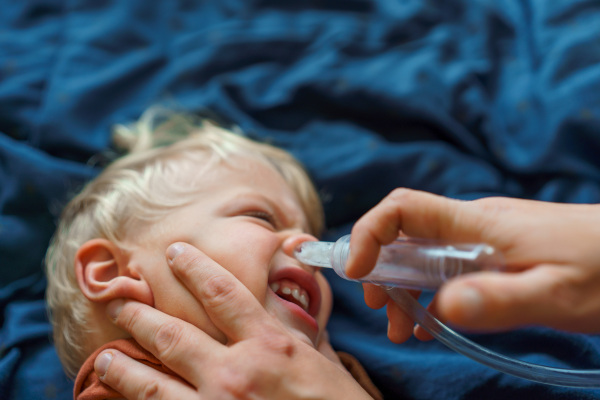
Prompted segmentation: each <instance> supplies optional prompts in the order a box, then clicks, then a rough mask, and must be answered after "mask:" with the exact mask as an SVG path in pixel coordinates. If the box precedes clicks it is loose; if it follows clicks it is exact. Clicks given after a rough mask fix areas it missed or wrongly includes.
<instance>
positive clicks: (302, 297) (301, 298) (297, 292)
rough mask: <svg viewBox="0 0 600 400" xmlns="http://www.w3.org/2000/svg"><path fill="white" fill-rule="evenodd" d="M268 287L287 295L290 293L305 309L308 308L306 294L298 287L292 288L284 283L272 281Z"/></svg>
mask: <svg viewBox="0 0 600 400" xmlns="http://www.w3.org/2000/svg"><path fill="white" fill-rule="evenodd" d="M270 287H271V290H273V291H274V292H275V293H277V292H280V293H283V294H285V295H288V296H289V295H292V297H293V298H294V299H296V300H298V302H299V303H300V304H301V305H302V307H303V308H304V309H305V310H308V295H307V294H306V292H305V291H304V290H302V289H300V288H298V287H294V288H292V287H290V286H288V285H287V284H285V283H284V284H283V285H282V284H281V283H280V282H273V283H271V284H270Z"/></svg>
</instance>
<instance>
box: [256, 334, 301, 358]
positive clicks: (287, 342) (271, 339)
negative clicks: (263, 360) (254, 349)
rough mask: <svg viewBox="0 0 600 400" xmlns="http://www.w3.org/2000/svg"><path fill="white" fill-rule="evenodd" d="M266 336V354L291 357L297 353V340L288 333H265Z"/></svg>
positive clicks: (264, 350)
mask: <svg viewBox="0 0 600 400" xmlns="http://www.w3.org/2000/svg"><path fill="white" fill-rule="evenodd" d="M263 338H264V341H263V343H264V347H265V348H264V349H263V352H264V353H265V354H273V355H275V356H284V357H285V358H291V357H293V356H294V354H295V353H296V350H297V349H296V346H297V345H296V342H295V340H294V339H293V338H292V337H291V336H288V335H284V334H271V335H265V336H263Z"/></svg>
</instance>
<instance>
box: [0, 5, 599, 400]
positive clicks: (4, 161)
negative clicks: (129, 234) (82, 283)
mask: <svg viewBox="0 0 600 400" xmlns="http://www.w3.org/2000/svg"><path fill="white" fill-rule="evenodd" d="M1 8H2V11H1V12H0V271H1V273H0V309H1V310H2V313H1V314H0V399H6V400H13V399H20V400H21V399H68V398H70V397H71V390H72V382H71V381H69V380H68V379H66V377H65V376H64V374H63V372H62V369H61V367H60V364H59V362H58V359H57V357H56V354H55V352H54V349H53V347H52V345H51V342H50V332H51V328H50V325H49V323H48V320H47V316H46V311H45V305H44V300H43V295H44V288H45V280H44V277H43V273H42V259H43V256H44V252H45V248H46V246H47V244H48V241H49V238H50V236H51V235H52V232H53V230H54V227H55V223H56V219H57V217H58V215H59V213H60V209H61V207H62V206H63V205H64V204H65V202H66V201H67V200H68V198H69V196H71V195H72V194H73V193H74V192H76V191H77V189H78V188H79V187H81V185H82V184H83V183H85V182H86V181H87V180H89V179H90V178H92V177H93V176H94V175H95V174H96V173H97V172H98V171H99V169H100V168H101V166H102V164H103V157H102V156H100V155H99V154H100V153H102V151H104V150H105V149H107V148H108V146H109V144H110V128H111V126H113V125H114V124H116V123H124V122H129V121H132V120H134V119H136V118H137V117H138V116H139V115H140V114H141V113H142V112H143V111H144V110H145V109H146V108H148V107H149V106H152V105H155V104H161V105H164V106H167V107H173V108H177V109H180V110H186V111H192V112H202V113H206V112H210V113H214V114H215V115H218V116H220V117H221V118H222V119H223V120H224V121H228V122H230V123H233V124H235V125H238V126H239V127H240V128H241V129H242V130H243V131H245V132H246V133H247V134H248V135H249V136H251V137H253V138H256V139H259V140H264V141H268V142H270V143H274V144H276V145H279V146H282V147H284V148H286V149H288V150H290V151H291V152H293V153H294V154H295V155H296V156H297V157H298V158H299V159H300V160H301V161H302V162H303V163H304V164H305V165H306V166H307V169H308V171H309V172H310V174H311V175H312V177H313V178H314V180H315V182H316V183H317V185H318V188H319V191H320V194H321V196H322V198H323V201H324V203H325V209H326V213H327V226H328V230H327V232H326V235H325V237H326V238H328V239H333V238H336V237H338V236H340V235H342V234H345V233H347V232H348V231H349V230H350V227H351V226H352V223H353V222H354V221H355V220H356V219H357V218H358V217H359V216H360V215H362V214H363V213H364V212H365V211H367V210H368V209H369V208H370V207H372V206H373V205H374V204H376V203H377V202H378V201H379V200H380V199H381V198H382V197H384V196H385V195H386V194H387V193H389V192H390V191H391V190H392V189H393V188H396V187H410V188H415V189H421V190H427V191H431V192H434V193H439V194H444V195H447V196H450V197H454V198H459V199H475V198H480V197H485V196H495V195H504V196H512V197H521V198H531V199H540V200H549V201H558V202H575V203H577V202H593V203H596V202H600V156H599V155H598V154H599V150H600V3H598V1H592V0H587V1H586V0H553V1H547V0H529V1H520V2H516V1H495V0H470V1H467V0H447V1H434V0H422V1H415V0H387V1H385V0H372V1H367V0H343V1H342V0H318V1H298V0H286V1H272V0H262V1H260V0H254V1H247V0H243V1H242V0H219V1H188V0H170V1H151V2H149V1H141V0H139V1H133V0H132V1H105V2H97V1H94V0H64V1H58V0H29V1H20V0H9V1H5V2H3V4H2V7H1ZM329 277H330V278H331V279H330V282H331V284H332V286H333V290H334V295H335V304H336V305H335V310H334V314H333V317H332V320H331V322H330V325H329V330H330V334H331V339H332V342H333V344H334V347H336V348H337V349H339V350H343V351H347V352H350V353H352V354H353V355H355V356H356V357H357V358H358V359H359V360H360V361H361V362H362V363H363V364H364V366H365V368H366V369H367V371H368V372H369V374H370V375H371V377H372V378H373V381H374V382H375V384H376V385H377V386H378V387H379V388H380V389H381V390H382V392H383V393H384V395H385V397H386V398H388V399H397V398H409V399H440V400H446V399H447V400H450V399H463V400H464V399H467V400H468V399H488V400H493V399H507V398H510V399H528V400H531V399H598V398H600V391H598V390H582V389H567V388H558V387H553V386H545V385H540V384H536V383H532V382H528V381H524V380H522V379H519V378H514V377H511V376H508V375H504V374H501V373H498V372H496V371H494V370H492V369H489V368H487V367H484V366H481V365H479V364H477V363H475V362H474V361H471V360H469V359H467V358H465V357H463V356H461V355H459V354H456V353H454V352H453V351H450V350H448V349H446V348H445V347H444V346H443V345H441V344H439V343H437V342H429V343H421V342H418V341H416V340H412V339H411V340H410V341H409V342H408V343H406V344H403V345H395V344H392V343H391V342H389V341H388V340H387V338H386V326H387V319H386V317H385V311H383V310H378V311H374V310H370V309H368V308H367V307H366V306H365V305H364V303H363V300H362V292H361V288H360V286H359V285H356V284H355V283H352V282H347V281H343V280H341V279H338V278H336V277H335V276H332V275H329ZM474 340H476V341H477V342H479V343H481V344H483V345H486V346H489V347H491V348H493V349H495V350H497V351H500V352H502V353H504V354H507V355H510V356H513V357H518V358H520V359H523V360H527V361H530V362H537V363H542V364H547V365H554V366H564V367H570V368H600V348H599V346H600V338H599V337H598V336H594V335H576V334H565V333H561V332H556V331H552V330H546V329H538V328H527V329H523V330H521V331H517V332H513V333H507V334H501V335H478V336H474Z"/></svg>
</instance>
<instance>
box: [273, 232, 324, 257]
mask: <svg viewBox="0 0 600 400" xmlns="http://www.w3.org/2000/svg"><path fill="white" fill-rule="evenodd" d="M317 240H318V239H317V238H316V237H314V236H313V235H310V234H308V233H298V234H294V235H291V236H288V237H287V238H285V239H284V240H283V243H282V244H281V247H282V249H283V252H284V253H285V254H286V255H288V256H290V257H294V250H296V248H297V247H298V246H300V244H302V243H304V242H316V241H317Z"/></svg>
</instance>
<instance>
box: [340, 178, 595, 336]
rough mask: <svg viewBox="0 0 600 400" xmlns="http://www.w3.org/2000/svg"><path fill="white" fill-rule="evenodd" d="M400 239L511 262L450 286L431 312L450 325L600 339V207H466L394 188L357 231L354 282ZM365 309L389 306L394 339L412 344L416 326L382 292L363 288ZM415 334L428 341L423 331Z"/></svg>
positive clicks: (498, 202)
mask: <svg viewBox="0 0 600 400" xmlns="http://www.w3.org/2000/svg"><path fill="white" fill-rule="evenodd" d="M399 235H407V236H412V237H423V238H434V239H444V240H452V241H457V242H472V243H481V242H483V243H487V244H490V245H492V246H494V247H495V248H496V249H497V250H499V251H500V252H501V253H502V254H503V255H504V258H505V261H506V264H507V268H508V273H494V272H481V273H475V274H470V275H465V276H462V277H458V278H456V279H453V280H451V281H449V282H447V283H446V284H445V285H444V286H442V288H441V289H440V291H439V292H438V293H437V294H436V296H435V298H434V301H433V302H432V304H430V306H429V309H430V311H432V312H433V313H434V314H436V315H437V316H438V317H439V318H440V319H442V320H443V321H446V322H450V323H452V324H453V325H454V326H457V327H462V328H464V329H467V330H474V331H503V330H509V329H513V328H517V327H520V326H525V325H542V326H548V327H553V328H557V329H560V330H566V331H572V332H586V333H597V332H600V296H598V287H600V246H598V239H599V238H600V206H599V205H589V204H558V203H547V202H540V201H531V200H520V199H511V198H485V199H480V200H474V201H459V200H452V199H448V198H444V197H441V196H436V195H433V194H429V193H425V192H419V191H414V190H408V189H396V190H394V191H393V192H392V193H390V194H389V195H388V196H387V197H386V198H384V199H383V200H382V201H381V202H380V203H379V204H378V205H377V206H375V207H374V208H373V209H371V210H370V211H369V212H368V213H366V214H365V215H364V216H363V217H362V218H361V219H360V220H359V221H358V222H357V223H356V224H355V226H354V227H353V230H352V238H351V244H350V246H351V249H352V253H351V254H352V256H351V258H350V260H349V261H348V265H347V270H346V272H347V274H348V275H349V276H351V277H360V276H363V275H365V274H367V273H368V272H369V271H370V270H371V269H372V267H373V265H374V263H375V260H376V258H377V255H378V252H379V247H380V246H381V245H385V244H388V243H391V242H392V241H393V240H394V239H395V238H396V237H398V236H399ZM414 295H415V296H417V295H418V293H414ZM365 301H366V302H367V304H368V305H369V306H371V307H373V308H380V307H383V306H384V305H386V304H387V306H388V310H387V313H388V317H389V320H390V325H389V329H388V336H389V338H390V339H391V340H392V341H394V342H403V341H405V340H406V339H408V338H409V337H410V336H411V334H412V333H413V322H412V321H411V320H410V319H409V318H408V317H407V316H406V315H405V314H404V313H403V312H402V310H400V309H399V308H398V307H397V306H396V305H395V304H394V303H393V302H391V301H390V300H389V299H388V297H387V296H386V295H385V294H384V293H383V291H382V290H381V289H380V288H378V287H376V286H372V285H365ZM515 310H518V312H515ZM414 333H415V335H416V336H417V337H418V338H421V339H429V338H430V337H429V335H428V334H427V333H425V332H424V331H423V330H422V329H420V328H418V327H417V329H415V332H414Z"/></svg>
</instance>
